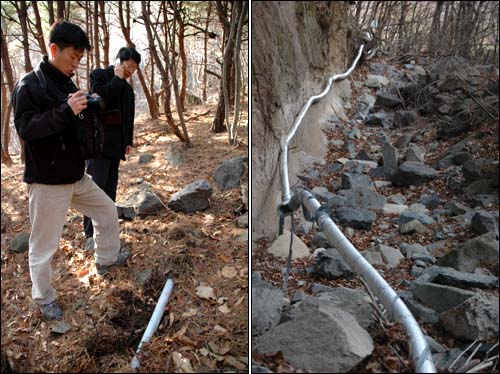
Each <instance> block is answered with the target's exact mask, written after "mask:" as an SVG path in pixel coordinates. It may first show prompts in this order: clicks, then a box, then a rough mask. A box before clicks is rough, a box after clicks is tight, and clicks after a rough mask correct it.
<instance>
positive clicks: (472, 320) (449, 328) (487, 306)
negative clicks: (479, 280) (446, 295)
mask: <svg viewBox="0 0 500 374" xmlns="http://www.w3.org/2000/svg"><path fill="white" fill-rule="evenodd" d="M439 322H440V324H441V326H443V328H444V330H445V331H446V332H448V333H449V334H450V335H452V336H453V337H455V338H458V339H463V340H471V341H472V340H480V341H488V340H490V339H497V338H498V332H499V329H498V326H499V305H498V296H496V295H491V294H488V293H485V292H478V293H477V294H476V295H474V296H473V297H471V298H468V299H467V300H465V302H464V303H463V304H459V305H457V306H455V307H454V308H452V309H449V310H446V311H445V312H444V313H441V315H440V316H439Z"/></svg>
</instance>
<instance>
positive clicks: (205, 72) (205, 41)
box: [202, 1, 212, 102]
mask: <svg viewBox="0 0 500 374" xmlns="http://www.w3.org/2000/svg"><path fill="white" fill-rule="evenodd" d="M211 12H212V2H211V1H209V2H208V9H207V20H206V22H205V37H204V40H203V50H204V53H203V93H202V99H203V102H206V101H207V74H208V73H207V62H208V56H207V50H208V25H209V24H210V13H211Z"/></svg>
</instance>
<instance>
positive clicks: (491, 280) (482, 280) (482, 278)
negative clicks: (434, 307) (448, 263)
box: [421, 266, 498, 289]
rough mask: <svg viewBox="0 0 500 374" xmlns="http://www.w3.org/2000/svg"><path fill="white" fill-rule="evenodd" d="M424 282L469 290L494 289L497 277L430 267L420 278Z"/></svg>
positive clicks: (496, 285) (496, 284)
mask: <svg viewBox="0 0 500 374" xmlns="http://www.w3.org/2000/svg"><path fill="white" fill-rule="evenodd" d="M421 279H423V280H425V281H426V282H430V283H435V284H441V285H443V286H451V287H458V288H463V289H469V288H481V289H488V288H496V287H498V277H495V276H491V275H484V274H475V273H467V272H464V271H457V270H455V269H453V268H447V267H440V266H431V267H430V268H428V269H427V270H426V271H425V273H424V276H423V277H422V278H421Z"/></svg>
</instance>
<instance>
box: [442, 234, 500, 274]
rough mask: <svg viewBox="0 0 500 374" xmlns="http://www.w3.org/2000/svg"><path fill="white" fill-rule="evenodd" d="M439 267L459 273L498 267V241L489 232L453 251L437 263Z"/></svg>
mask: <svg viewBox="0 0 500 374" xmlns="http://www.w3.org/2000/svg"><path fill="white" fill-rule="evenodd" d="M437 265H439V266H445V267H451V268H454V269H456V270H458V271H466V272H473V271H474V270H475V269H476V268H478V267H485V266H486V267H487V266H498V240H497V238H496V236H495V234H494V233H492V232H488V233H486V234H483V235H481V236H478V237H476V238H474V239H471V240H469V241H467V242H465V243H464V244H462V245H461V246H459V247H458V248H456V249H452V250H451V251H450V252H448V253H447V254H445V255H444V256H443V257H441V258H440V259H439V260H438V261H437Z"/></svg>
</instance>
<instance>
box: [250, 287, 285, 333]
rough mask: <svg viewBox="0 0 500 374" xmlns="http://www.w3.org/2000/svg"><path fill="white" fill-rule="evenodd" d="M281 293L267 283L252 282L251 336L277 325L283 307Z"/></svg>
mask: <svg viewBox="0 0 500 374" xmlns="http://www.w3.org/2000/svg"><path fill="white" fill-rule="evenodd" d="M283 298H284V295H283V291H282V290H280V289H279V288H276V287H274V286H273V285H272V284H269V283H267V282H263V281H261V282H258V283H253V282H252V336H255V335H261V334H263V333H265V332H266V331H268V330H270V329H271V328H273V327H274V326H276V325H278V323H279V322H280V320H281V313H282V308H283V305H284V300H283Z"/></svg>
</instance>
